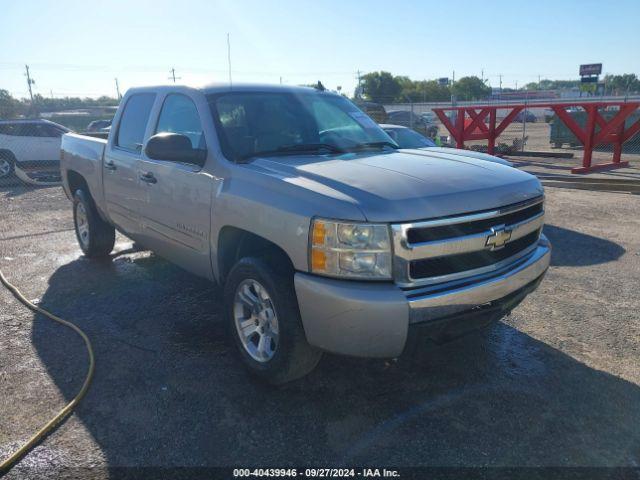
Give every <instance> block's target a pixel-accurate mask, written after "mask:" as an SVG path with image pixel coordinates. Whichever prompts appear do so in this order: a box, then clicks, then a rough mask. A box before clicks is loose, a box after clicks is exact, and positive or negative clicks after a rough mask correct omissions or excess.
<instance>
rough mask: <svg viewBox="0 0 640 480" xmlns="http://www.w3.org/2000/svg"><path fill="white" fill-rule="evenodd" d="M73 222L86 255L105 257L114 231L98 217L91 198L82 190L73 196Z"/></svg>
mask: <svg viewBox="0 0 640 480" xmlns="http://www.w3.org/2000/svg"><path fill="white" fill-rule="evenodd" d="M73 223H74V226H75V231H76V238H77V239H78V243H79V244H80V248H81V249H82V252H83V253H84V254H85V255H86V256H87V257H106V256H107V255H109V254H110V253H111V250H113V246H114V245H115V242H116V231H115V229H114V228H113V226H111V225H110V224H108V223H107V222H105V221H104V220H102V218H100V215H99V214H98V211H97V210H96V207H95V205H94V204H93V200H92V199H91V197H90V196H89V195H88V194H87V193H86V192H85V191H84V190H77V191H76V193H75V194H74V196H73Z"/></svg>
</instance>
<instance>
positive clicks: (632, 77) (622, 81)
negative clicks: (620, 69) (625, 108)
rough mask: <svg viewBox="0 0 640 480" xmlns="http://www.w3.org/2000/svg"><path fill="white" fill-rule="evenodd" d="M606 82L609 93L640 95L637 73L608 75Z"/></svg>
mask: <svg viewBox="0 0 640 480" xmlns="http://www.w3.org/2000/svg"><path fill="white" fill-rule="evenodd" d="M604 82H605V85H606V87H607V92H611V93H612V94H613V95H626V94H629V93H640V79H638V77H637V76H636V74H635V73H625V74H623V75H606V76H605V77H604Z"/></svg>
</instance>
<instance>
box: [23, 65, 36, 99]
mask: <svg viewBox="0 0 640 480" xmlns="http://www.w3.org/2000/svg"><path fill="white" fill-rule="evenodd" d="M24 68H25V70H26V72H27V73H25V76H26V77H27V86H28V87H29V97H30V98H31V106H33V91H32V90H31V85H33V84H34V83H36V81H35V80H34V79H33V78H31V74H30V73H29V65H25V66H24Z"/></svg>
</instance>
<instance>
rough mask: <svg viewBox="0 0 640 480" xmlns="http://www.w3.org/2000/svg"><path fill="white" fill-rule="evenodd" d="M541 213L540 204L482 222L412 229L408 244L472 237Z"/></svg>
mask: <svg viewBox="0 0 640 480" xmlns="http://www.w3.org/2000/svg"><path fill="white" fill-rule="evenodd" d="M541 212H542V203H538V204H536V205H532V206H530V207H527V208H524V209H522V210H518V211H515V212H511V213H505V214H504V215H499V216H496V217H492V218H487V219H484V220H476V221H472V222H467V223H456V224H453V225H443V226H441V227H431V228H412V229H410V230H409V231H408V232H407V241H408V242H409V243H421V242H433V241H435V240H443V239H446V238H453V237H461V236H463V235H473V234H474V233H480V232H484V231H485V230H489V229H490V228H491V227H493V226H496V225H501V224H502V225H512V224H514V223H518V222H521V221H523V220H526V219H527V218H530V217H533V216H534V215H537V214H539V213H541Z"/></svg>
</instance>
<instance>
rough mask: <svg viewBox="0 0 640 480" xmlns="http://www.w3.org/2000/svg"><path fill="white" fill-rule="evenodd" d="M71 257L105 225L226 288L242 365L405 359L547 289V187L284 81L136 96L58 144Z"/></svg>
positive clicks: (106, 244)
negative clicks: (103, 134) (96, 132)
mask: <svg viewBox="0 0 640 480" xmlns="http://www.w3.org/2000/svg"><path fill="white" fill-rule="evenodd" d="M61 158H62V161H61V169H62V177H63V185H64V189H65V192H66V194H67V196H68V197H69V199H71V200H72V201H73V217H74V221H75V228H76V234H77V238H78V241H79V243H80V247H81V248H82V250H83V252H84V254H85V255H86V256H88V257H99V256H107V255H109V254H110V252H111V250H112V249H113V245H114V238H115V229H117V230H118V231H120V232H122V233H123V234H125V235H126V236H128V237H130V238H131V239H133V240H135V241H136V242H138V243H140V244H142V245H143V246H145V247H146V248H149V249H151V250H153V251H154V252H156V253H157V254H158V255H161V256H163V257H165V258H167V259H169V260H170V261H172V262H174V263H176V264H177V265H179V266H181V267H183V268H185V269H186V270H188V271H190V272H193V273H194V274H196V275H200V276H202V277H206V278H208V279H211V280H212V281H215V282H217V283H218V284H219V285H221V286H222V287H223V288H224V302H225V306H224V312H225V318H226V322H227V323H228V326H229V331H230V333H231V335H232V338H233V341H234V342H235V343H236V344H237V347H238V352H239V354H240V357H241V358H242V359H243V361H244V363H245V364H246V365H247V367H248V368H249V369H250V370H251V371H252V372H253V373H255V374H257V375H259V376H260V377H262V378H264V379H266V380H268V381H270V382H272V383H282V382H286V381H289V380H292V379H295V378H298V377H300V376H302V375H305V374H306V373H308V372H309V371H311V370H312V369H313V368H314V367H315V365H316V364H317V362H318V361H319V359H320V356H321V354H322V352H323V351H328V352H333V353H338V354H344V355H352V356H359V357H382V358H385V357H386V358H392V357H396V356H398V355H400V354H401V353H402V351H403V349H404V348H405V345H406V343H407V341H408V339H409V338H410V337H416V338H417V337H418V336H421V337H423V338H429V339H432V340H434V341H435V342H441V341H446V340H448V339H451V338H454V337H456V336H458V335H461V334H463V333H465V332H468V331H470V330H473V329H476V328H479V327H481V326H484V325H486V324H488V323H490V322H492V321H495V320H498V319H500V318H501V317H503V316H504V315H506V314H508V313H509V312H510V311H511V310H512V309H513V308H514V307H515V306H516V305H518V303H519V302H520V301H521V300H522V299H523V298H524V297H525V296H526V295H527V294H528V293H529V292H531V291H532V290H534V289H535V288H536V286H537V285H538V283H539V282H540V280H541V279H542V277H543V275H544V273H545V271H546V270H547V267H548V265H549V258H550V245H549V242H548V241H547V239H546V238H545V237H544V235H543V234H542V232H541V231H542V227H543V217H544V206H543V189H542V187H541V185H540V182H539V181H538V180H537V179H536V178H535V177H533V176H531V175H529V174H527V173H524V172H522V171H519V170H516V169H514V168H510V167H507V166H504V165H499V164H495V163H490V162H486V161H483V160H478V159H474V158H465V157H462V156H460V155H459V154H457V155H449V154H447V153H443V152H442V151H438V152H430V151H429V150H401V149H398V146H397V145H396V144H395V143H394V142H393V140H392V139H391V138H390V137H389V136H388V135H387V134H386V133H385V132H384V131H383V130H381V129H380V127H379V126H378V125H376V123H375V122H374V121H373V120H371V119H370V118H369V117H368V116H367V115H366V114H364V113H363V112H362V111H361V110H359V109H358V108H357V107H356V106H355V105H354V104H352V103H351V102H350V101H349V100H347V99H346V98H344V97H342V96H340V95H336V94H332V93H329V92H326V91H318V90H314V89H310V88H302V87H299V88H292V87H282V86H260V85H251V86H250V85H245V86H236V85H234V86H233V87H229V86H209V87H205V88H201V89H194V88H189V87H182V86H173V85H172V86H161V87H147V88H136V89H132V90H129V91H128V92H127V94H126V95H125V97H124V98H123V100H122V102H121V104H120V108H119V109H118V111H117V113H116V116H115V118H114V122H113V126H112V128H111V131H110V133H109V137H108V139H106V140H104V139H99V138H90V137H86V136H81V135H76V134H67V135H65V136H64V138H63V140H62V157H61Z"/></svg>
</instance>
